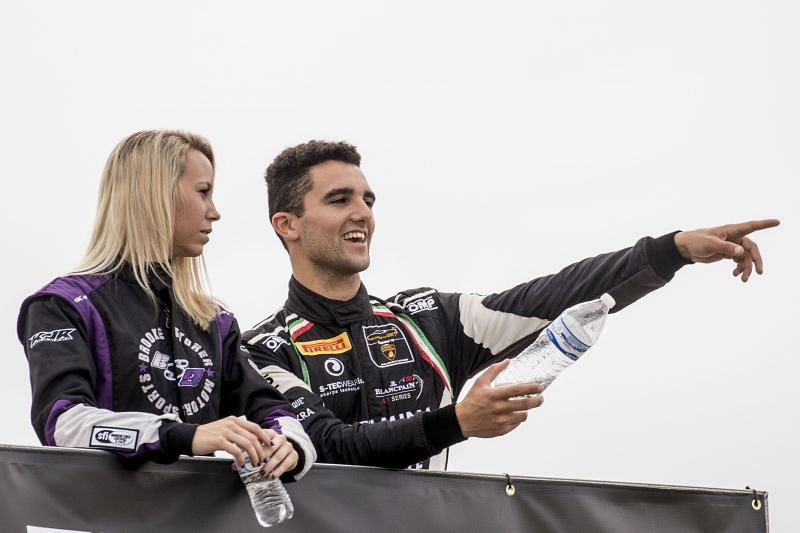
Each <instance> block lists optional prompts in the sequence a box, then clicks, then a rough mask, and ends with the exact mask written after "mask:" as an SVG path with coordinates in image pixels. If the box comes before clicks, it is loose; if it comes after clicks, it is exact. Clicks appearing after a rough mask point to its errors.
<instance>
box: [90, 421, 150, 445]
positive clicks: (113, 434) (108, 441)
mask: <svg viewBox="0 0 800 533" xmlns="http://www.w3.org/2000/svg"><path fill="white" fill-rule="evenodd" d="M138 440H139V430H138V429H126V428H115V427H108V426H94V427H93V428H92V438H91V440H90V441H89V446H90V447H92V448H112V449H114V450H129V451H135V450H136V443H137V441H138Z"/></svg>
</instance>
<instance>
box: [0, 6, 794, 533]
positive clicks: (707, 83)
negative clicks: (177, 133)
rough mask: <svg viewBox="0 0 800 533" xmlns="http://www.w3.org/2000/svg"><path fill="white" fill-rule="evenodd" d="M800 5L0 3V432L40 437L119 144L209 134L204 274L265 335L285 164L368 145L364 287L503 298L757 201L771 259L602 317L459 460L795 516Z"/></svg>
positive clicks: (684, 279) (732, 216)
mask: <svg viewBox="0 0 800 533" xmlns="http://www.w3.org/2000/svg"><path fill="white" fill-rule="evenodd" d="M798 28H800V4H798V3H797V2H794V1H791V0H787V1H763V2H741V1H726V2H722V1H718V2H711V1H706V0H692V1H673V2H655V1H642V0H629V1H625V0H611V1H609V2H594V1H589V0H581V1H568V2H531V1H514V2H502V1H498V2H491V3H489V2H480V3H475V2H438V3H437V2H420V1H407V2H402V3H388V2H363V3H356V2H340V1H337V2H317V1H306V2H293V3H290V2H283V3H280V4H279V3H275V2H226V3H222V2H198V1H192V2H187V1H182V2H177V1H176V2H160V1H140V2H135V3H130V2H128V3H120V2H104V1H81V2H37V1H24V2H23V1H18V0H3V1H2V3H0V69H1V72H2V84H0V116H2V119H0V120H2V127H0V150H2V162H3V168H4V178H3V183H4V190H5V191H6V193H7V194H6V201H5V203H4V208H3V209H2V210H0V223H1V224H0V226H2V234H0V237H1V238H2V242H0V246H1V248H2V250H4V265H5V266H4V267H3V268H4V276H3V277H2V280H0V291H1V293H0V294H2V298H3V301H4V302H5V305H4V306H3V307H2V310H0V323H2V324H4V325H5V326H4V327H3V329H2V332H3V334H2V335H0V347H1V348H2V353H3V354H4V361H5V363H4V370H5V371H4V379H3V384H4V386H3V387H2V388H0V404H2V405H4V406H5V407H4V410H3V415H2V416H3V418H2V420H3V424H2V425H0V443H5V444H35V443H36V442H37V441H36V438H35V436H34V434H33V431H32V430H31V428H30V423H29V419H28V407H29V404H30V389H29V384H28V374H27V366H26V362H25V357H24V355H23V351H22V349H21V347H20V345H19V343H18V341H17V340H16V335H15V324H16V313H17V309H18V305H19V302H20V301H21V300H22V299H23V298H24V296H26V295H28V294H30V293H31V292H33V291H35V290H36V289H37V288H39V287H40V286H41V285H43V284H44V283H45V282H47V281H48V280H50V279H51V278H53V277H55V276H57V275H59V274H62V273H64V272H66V271H67V270H69V269H70V268H71V267H73V266H74V265H75V264H76V263H77V262H78V260H79V259H80V257H81V255H82V252H83V250H84V247H85V245H86V243H87V241H88V237H89V232H90V228H91V224H92V221H93V217H94V204H95V199H96V192H97V185H98V179H99V175H100V171H101V169H102V166H103V163H104V161H105V158H106V156H107V155H108V153H109V152H110V151H111V149H112V148H113V146H114V145H115V144H116V143H117V142H118V141H119V140H120V139H122V138H123V137H124V136H126V135H127V134H129V133H132V132H133V131H136V130H139V129H150V128H163V127H167V128H182V129H188V130H191V131H195V132H197V133H200V134H203V135H205V136H207V137H208V138H209V139H210V141H211V142H212V144H213V146H214V148H215V151H216V155H217V160H218V167H217V184H216V186H217V193H216V196H217V198H216V200H217V205H218V207H219V208H220V210H221V212H222V220H221V221H220V222H219V223H218V224H217V225H216V226H215V230H214V235H213V237H212V242H211V244H210V246H209V247H208V248H207V254H206V257H207V262H208V266H209V270H210V276H211V280H212V285H213V288H214V291H215V294H216V295H217V296H219V297H221V298H222V299H223V300H224V301H225V302H226V303H227V304H228V305H229V306H230V307H231V308H232V309H233V310H234V311H235V312H236V314H237V316H238V317H239V320H240V322H241V324H242V326H243V327H248V326H250V325H252V324H254V323H255V322H257V321H258V320H260V319H261V318H263V317H264V316H266V315H267V314H269V313H270V312H271V311H272V310H274V309H275V308H276V307H278V306H279V305H280V304H281V303H282V302H283V299H284V297H285V290H286V283H287V281H288V278H289V266H288V261H287V258H286V255H285V253H284V252H283V249H282V248H281V247H280V244H279V242H278V240H277V239H276V238H275V237H274V236H273V235H272V233H271V232H270V231H268V223H267V216H266V208H265V187H264V185H263V181H262V179H261V176H262V174H263V170H264V168H265V166H266V164H267V163H268V162H269V161H271V160H272V158H273V157H274V156H275V155H276V154H277V153H278V152H279V151H280V150H281V149H283V148H284V147H286V146H289V145H293V144H296V143H298V142H302V141H305V140H308V139H311V138H325V139H337V140H338V139H345V140H349V141H351V142H353V143H355V144H356V145H358V147H359V149H360V151H361V153H362V156H363V169H364V171H365V173H366V175H367V178H368V179H369V181H370V184H371V185H372V187H373V189H374V190H375V191H376V193H377V195H378V203H377V205H376V217H377V228H378V232H377V235H376V238H375V240H374V241H373V263H372V267H371V268H370V270H369V271H368V272H367V273H366V274H365V275H364V280H365V283H366V284H367V287H368V288H369V290H370V292H371V293H372V294H375V295H377V296H388V295H390V294H394V293H395V292H397V291H398V290H400V289H405V288H411V287H417V286H422V285H426V286H433V287H437V288H439V289H441V290H448V291H465V292H492V291H497V290H502V289H504V288H507V287H510V286H512V285H514V284H517V283H519V282H522V281H525V280H527V279H530V278H532V277H534V276H538V275H543V274H547V273H550V272H552V271H554V270H557V269H559V268H561V267H562V266H565V265H567V264H568V263H570V262H573V261H575V260H577V259H580V258H582V257H585V256H588V255H594V254H597V253H600V252H604V251H609V250H612V249H617V248H622V247H625V246H628V245H631V244H632V243H633V242H634V241H635V240H636V239H638V238H639V237H641V236H643V235H648V234H649V235H653V236H657V235H661V234H663V233H666V232H669V231H672V230H675V229H693V228H696V227H703V226H709V225H717V224H722V223H727V222H737V221H741V220H746V219H750V218H766V217H778V218H780V219H781V220H782V225H781V226H780V227H779V228H777V229H773V230H768V231H766V232H762V233H761V234H758V235H756V237H755V238H756V240H757V242H758V243H759V244H760V245H761V249H762V251H763V254H764V257H765V262H766V274H765V276H763V277H755V278H754V279H752V280H751V281H750V282H749V283H747V284H745V285H743V284H742V283H741V282H739V281H737V280H734V279H733V277H732V276H731V275H730V272H731V270H732V269H733V266H732V264H716V265H711V266H708V265H695V266H692V267H687V268H685V269H683V270H682V271H681V272H679V273H678V275H677V276H676V278H675V280H674V281H673V282H672V283H670V284H669V285H668V286H667V287H665V288H664V289H662V290H660V291H658V292H656V293H654V294H652V295H650V296H648V297H647V298H645V299H644V300H642V301H640V302H638V303H636V304H635V305H633V306H631V307H630V308H628V309H627V310H625V311H623V312H622V313H620V314H617V315H614V316H612V317H611V318H610V319H609V320H608V322H607V323H606V330H605V332H604V334H603V337H602V338H601V339H600V342H599V344H598V345H597V346H596V347H595V348H593V350H592V351H591V352H589V354H588V355H587V356H586V358H584V359H582V360H581V361H580V363H579V364H577V365H575V366H573V367H572V368H571V369H569V370H568V371H567V372H566V374H565V375H563V376H562V377H560V378H559V380H558V381H556V383H555V384H554V385H553V386H552V387H551V388H550V390H549V391H548V392H547V394H546V395H545V399H546V402H545V404H544V406H543V407H542V408H540V409H538V410H536V411H535V412H533V413H532V414H531V416H530V418H529V420H528V422H526V423H525V424H524V425H523V426H522V427H521V428H519V429H518V430H516V431H515V432H514V433H512V434H511V435H508V436H506V437H503V438H499V439H493V440H483V441H482V440H472V441H469V442H467V443H464V444H461V445H459V446H456V447H454V448H453V450H452V453H451V462H450V469H451V470H455V471H470V472H485V473H491V474H498V473H503V472H509V473H511V474H516V475H524V476H542V477H564V478H579V479H592V480H616V481H627V482H644V483H654V484H676V485H699V486H710V487H723V488H734V489H741V488H744V486H745V485H750V486H751V487H754V488H757V489H759V490H767V491H769V493H770V499H769V502H770V520H771V525H772V530H773V531H778V532H782V531H800V511H798V507H797V501H798V500H800V489H798V485H797V480H798V479H800V466H798V459H797V453H798V449H800V431H798V414H797V394H796V391H797V387H796V383H797V379H798V372H800V362H799V361H798V358H799V357H800V353H799V352H800V350H798V348H797V347H796V346H795V343H794V342H793V341H794V338H795V337H796V336H797V327H798V324H799V323H800V282H798V279H797V265H798V260H799V259H800V253H799V252H798V244H800V231H798V224H799V223H800V220H799V218H800V217H798V200H800V194H798V192H800V191H799V189H800V186H798V183H800V181H799V180H798V178H799V177H800V104H799V103H798V98H799V97H798V95H800V32H799V31H798Z"/></svg>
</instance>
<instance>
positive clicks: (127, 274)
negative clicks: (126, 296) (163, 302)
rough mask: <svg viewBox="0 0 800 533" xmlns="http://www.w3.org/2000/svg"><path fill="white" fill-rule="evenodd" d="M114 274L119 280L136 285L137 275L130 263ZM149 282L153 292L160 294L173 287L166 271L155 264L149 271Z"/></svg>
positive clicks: (123, 265) (124, 264)
mask: <svg viewBox="0 0 800 533" xmlns="http://www.w3.org/2000/svg"><path fill="white" fill-rule="evenodd" d="M114 274H115V275H116V276H117V277H118V278H119V279H122V280H124V281H127V282H130V283H136V275H135V274H134V271H133V267H132V266H131V264H130V263H127V262H126V263H123V264H122V266H121V267H120V268H119V269H118V270H117V271H116V272H114ZM147 281H148V282H149V283H150V288H151V289H153V292H160V291H163V290H165V289H170V288H171V287H172V278H171V277H170V275H169V274H167V273H166V272H165V271H164V269H163V268H162V267H161V265H158V264H154V265H152V266H151V267H150V268H149V269H148V272H147Z"/></svg>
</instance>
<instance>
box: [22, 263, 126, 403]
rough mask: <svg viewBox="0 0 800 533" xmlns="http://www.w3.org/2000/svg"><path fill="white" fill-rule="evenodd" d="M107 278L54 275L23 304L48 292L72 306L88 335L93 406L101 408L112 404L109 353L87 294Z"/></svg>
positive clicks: (99, 322) (98, 315)
mask: <svg viewBox="0 0 800 533" xmlns="http://www.w3.org/2000/svg"><path fill="white" fill-rule="evenodd" d="M107 280H108V276H105V275H102V274H86V275H76V276H67V277H64V278H57V279H55V280H53V281H51V282H50V283H48V284H47V285H45V286H44V288H42V289H41V290H40V291H39V292H37V293H36V294H34V295H32V296H31V297H30V298H28V299H27V300H26V301H25V302H24V303H23V306H25V305H27V303H28V301H29V300H30V299H31V298H35V297H37V296H41V295H45V294H52V295H56V296H61V297H62V298H64V299H66V300H67V301H68V302H69V303H70V305H72V307H74V308H75V310H76V311H78V313H79V314H80V315H81V318H82V319H83V323H84V326H85V327H86V332H87V334H88V335H89V339H88V340H89V344H90V346H91V349H92V356H93V357H94V364H95V367H96V368H97V383H96V384H95V390H94V394H95V401H96V403H97V407H101V408H103V409H113V405H112V385H113V378H112V375H111V352H110V350H109V347H108V335H107V334H106V328H105V324H103V320H102V319H101V318H100V313H98V312H97V308H95V306H94V304H92V302H91V301H90V300H89V297H88V295H89V294H91V293H92V292H94V290H95V289H97V288H98V287H99V286H101V285H102V284H104V283H105V282H106V281H107Z"/></svg>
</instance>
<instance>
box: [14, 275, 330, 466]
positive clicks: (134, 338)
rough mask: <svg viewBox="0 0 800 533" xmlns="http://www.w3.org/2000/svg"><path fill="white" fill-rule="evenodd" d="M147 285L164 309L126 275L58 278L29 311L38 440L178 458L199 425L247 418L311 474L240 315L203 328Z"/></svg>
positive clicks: (167, 294)
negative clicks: (253, 356) (287, 446)
mask: <svg viewBox="0 0 800 533" xmlns="http://www.w3.org/2000/svg"><path fill="white" fill-rule="evenodd" d="M150 282H151V286H152V287H153V289H154V292H155V295H156V299H157V303H154V302H153V301H152V299H150V297H149V296H148V295H147V294H146V293H145V292H144V291H143V290H142V289H141V287H139V285H138V284H137V283H136V281H135V279H134V277H133V274H132V272H131V271H130V269H128V268H123V269H122V270H121V271H120V272H117V273H115V274H113V275H72V276H66V277H62V278H57V279H55V280H53V281H52V282H50V283H48V284H47V285H46V286H45V287H43V288H42V289H41V290H39V291H38V292H36V293H35V294H33V295H32V296H30V297H28V298H27V299H26V300H25V301H24V302H23V303H22V308H21V309H20V314H19V320H18V324H17V333H18V336H19V339H20V342H22V344H23V346H24V348H25V354H26V355H27V357H28V362H29V365H30V377H31V387H32V392H33V394H32V396H33V405H32V407H31V419H32V422H33V426H34V429H35V430H36V433H37V435H38V436H39V439H40V440H41V442H42V443H43V444H46V445H50V446H69V447H81V448H99V449H104V450H111V451H113V452H115V453H117V454H118V455H120V456H122V457H125V458H129V459H141V460H153V461H157V462H172V461H174V460H175V459H177V457H178V455H181V454H185V455H191V451H192V450H191V447H192V439H193V438H194V433H195V430H196V428H197V426H198V425H200V424H206V423H209V422H213V421H215V420H218V419H220V418H223V417H226V416H230V415H232V416H245V417H246V418H247V419H248V420H252V421H254V422H256V423H258V424H260V425H261V426H262V427H265V428H270V429H274V430H276V431H279V432H281V433H283V434H284V435H286V437H287V438H288V439H289V440H291V441H292V443H293V444H294V446H295V448H296V449H297V451H298V453H299V455H300V461H299V463H298V467H297V468H296V469H295V471H294V472H292V473H291V474H292V475H291V476H288V478H289V479H291V478H294V479H299V478H300V477H302V475H303V474H305V472H306V471H307V470H308V469H309V468H310V467H311V465H312V464H313V462H314V460H315V458H316V452H315V450H314V447H313V445H312V444H311V441H310V440H309V438H308V435H306V433H305V431H304V430H303V428H302V426H301V425H300V424H299V423H298V422H297V420H296V418H295V415H294V414H293V413H292V412H291V406H290V405H289V402H288V401H287V400H286V398H285V397H284V396H283V395H281V393H279V392H278V391H277V390H275V389H274V388H273V387H271V386H269V385H268V384H267V383H265V382H264V379H263V378H262V377H261V376H260V375H259V373H258V371H257V369H256V367H255V365H254V364H253V363H252V361H251V360H250V357H249V354H248V353H247V351H246V349H244V348H243V347H242V346H241V343H240V332H239V327H238V324H237V323H236V320H235V319H234V317H233V315H232V314H231V313H228V312H226V311H222V312H220V314H219V315H217V317H216V319H215V321H214V322H213V323H212V324H211V327H210V328H209V330H208V331H204V330H203V329H201V328H200V327H198V326H197V325H196V324H194V322H193V321H192V320H191V318H190V317H189V316H188V315H187V314H186V313H185V312H184V311H183V310H182V309H181V308H180V307H179V306H178V305H177V303H176V302H175V299H174V297H173V293H172V288H171V287H170V285H169V284H166V283H164V282H163V281H161V280H159V279H158V278H157V277H155V276H153V277H152V279H151V280H150Z"/></svg>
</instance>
